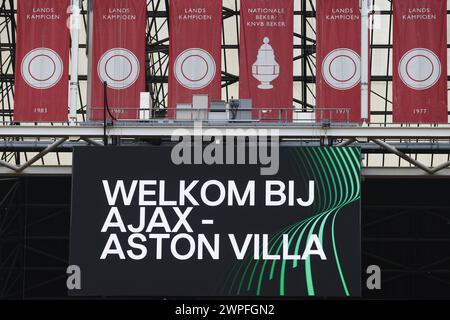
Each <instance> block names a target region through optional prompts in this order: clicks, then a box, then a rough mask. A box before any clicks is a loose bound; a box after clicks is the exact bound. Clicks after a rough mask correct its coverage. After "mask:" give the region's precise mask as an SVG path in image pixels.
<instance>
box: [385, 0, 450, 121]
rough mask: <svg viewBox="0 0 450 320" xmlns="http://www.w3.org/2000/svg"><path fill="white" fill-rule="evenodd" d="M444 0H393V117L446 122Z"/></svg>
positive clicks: (445, 27) (445, 29)
mask: <svg viewBox="0 0 450 320" xmlns="http://www.w3.org/2000/svg"><path fill="white" fill-rule="evenodd" d="M446 10H447V1H445V0H432V1H430V0H402V1H394V58H393V65H394V72H393V77H394V79H393V108H392V109H393V121H394V122H395V123H447V122H448V115H447V112H448V111H447V99H448V98H447V12H446Z"/></svg>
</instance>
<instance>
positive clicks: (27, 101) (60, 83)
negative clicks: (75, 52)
mask: <svg viewBox="0 0 450 320" xmlns="http://www.w3.org/2000/svg"><path fill="white" fill-rule="evenodd" d="M17 5H18V7H17V47H16V68H15V71H16V72H15V96H14V121H17V122H66V121H67V119H68V118H67V117H68V85H69V76H68V68H69V48H70V30H69V27H68V19H69V13H68V8H69V5H70V2H69V0H33V1H30V0H19V1H18V4H17Z"/></svg>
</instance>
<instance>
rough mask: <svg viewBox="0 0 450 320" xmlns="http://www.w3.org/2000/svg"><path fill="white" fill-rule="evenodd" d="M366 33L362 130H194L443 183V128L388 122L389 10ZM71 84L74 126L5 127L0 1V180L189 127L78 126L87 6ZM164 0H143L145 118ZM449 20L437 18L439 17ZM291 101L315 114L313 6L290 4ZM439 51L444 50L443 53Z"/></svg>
mask: <svg viewBox="0 0 450 320" xmlns="http://www.w3.org/2000/svg"><path fill="white" fill-rule="evenodd" d="M371 2H372V6H373V11H372V14H373V20H372V27H371V30H370V53H371V70H372V72H371V97H370V98H371V105H372V108H371V119H370V120H371V121H370V125H367V126H358V125H352V124H333V123H332V124H323V125H322V124H315V123H313V122H312V121H311V122H308V121H305V122H297V123H293V124H289V125H286V124H276V123H270V124H268V123H258V124H257V123H250V124H227V125H218V124H212V123H209V124H204V125H203V126H204V128H205V129H206V128H216V129H223V130H225V129H236V128H248V127H250V128H259V129H276V130H279V134H280V137H281V138H282V139H283V140H284V142H283V143H290V144H292V143H297V144H299V145H341V146H342V145H359V146H361V148H362V150H363V154H364V159H363V166H364V170H363V174H364V175H367V176H429V177H433V176H442V175H450V169H449V166H450V125H438V124H432V125H411V124H404V125H401V124H400V125H397V124H393V123H392V27H393V18H392V3H391V1H388V0H372V1H371ZM81 3H82V12H81V13H82V30H81V35H80V49H79V50H80V51H79V52H80V70H81V73H80V77H79V84H78V87H79V93H80V94H79V101H78V110H77V117H78V122H77V124H69V123H63V124H62V123H51V124H37V123H36V124H20V125H19V124H17V123H13V122H12V121H13V118H12V116H13V110H14V72H15V71H14V63H15V44H16V35H15V27H16V1H15V0H0V70H1V72H0V94H1V98H0V139H1V140H0V174H2V175H9V174H11V175H18V174H68V173H70V170H71V169H70V167H71V152H72V148H73V147H75V146H81V145H92V144H94V145H103V144H104V141H105V140H104V137H105V135H106V136H107V138H108V139H107V141H108V142H109V143H115V144H118V143H120V144H127V145H128V144H145V143H150V144H151V143H161V142H165V141H170V136H171V135H172V133H173V130H175V129H180V128H184V129H186V130H189V131H194V128H195V127H194V123H193V122H192V123H176V122H175V123H168V122H164V121H162V120H161V119H160V118H158V119H152V120H140V121H139V122H135V123H132V122H126V123H125V122H124V123H120V122H118V123H114V124H113V125H109V126H107V127H106V128H104V127H103V126H102V124H96V123H89V122H86V105H87V86H88V84H87V78H88V77H87V66H88V63H87V53H88V51H89V47H88V39H87V36H86V35H87V34H88V32H87V28H88V1H87V0H82V1H81ZM169 5H170V2H169V1H168V0H147V10H148V12H147V58H148V60H147V77H146V84H147V88H148V90H149V91H150V95H151V98H152V102H153V112H154V114H155V115H159V116H163V115H164V114H165V111H166V107H167V94H168V89H167V82H168V58H169V44H170V38H169V32H168V7H169ZM448 14H450V11H447V15H448ZM222 16H223V36H222V52H223V63H222V97H223V99H224V100H229V99H232V98H233V97H236V96H238V85H239V63H238V59H239V0H223V10H222ZM294 25H295V27H294V47H293V52H294V80H293V88H294V99H293V105H294V107H295V110H296V113H298V114H303V115H306V117H305V118H308V116H307V115H308V114H309V115H311V114H312V113H313V112H314V110H315V72H316V67H315V66H316V63H315V44H316V41H315V37H316V26H315V0H298V1H295V17H294ZM447 47H448V48H449V44H447Z"/></svg>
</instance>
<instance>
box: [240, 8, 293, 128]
mask: <svg viewBox="0 0 450 320" xmlns="http://www.w3.org/2000/svg"><path fill="white" fill-rule="evenodd" d="M293 11H294V1H293V0H285V1H278V0H241V39H240V76H239V98H241V99H251V100H252V106H253V118H254V119H266V120H284V121H286V120H287V121H291V120H292V109H293V85H292V84H293V63H294V57H293V51H292V48H293V45H294V43H293V41H294V29H293V28H294V23H293V18H294V12H293Z"/></svg>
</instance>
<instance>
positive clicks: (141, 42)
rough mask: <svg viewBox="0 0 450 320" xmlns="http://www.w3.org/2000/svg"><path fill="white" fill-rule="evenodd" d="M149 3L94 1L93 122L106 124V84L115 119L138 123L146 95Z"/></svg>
mask: <svg viewBox="0 0 450 320" xmlns="http://www.w3.org/2000/svg"><path fill="white" fill-rule="evenodd" d="M146 14H147V2H146V0H94V1H93V23H92V25H91V27H92V30H91V32H92V33H91V34H92V42H91V48H92V53H91V54H92V55H91V61H90V64H91V72H90V94H89V103H88V104H89V106H90V120H103V118H104V116H103V109H104V105H105V99H104V82H106V83H107V85H108V89H107V102H108V107H109V110H110V112H111V114H112V115H113V116H114V117H115V118H116V119H130V120H133V119H137V118H138V116H139V107H140V93H141V92H143V91H145V46H146V43H145V33H146V19H147V16H146Z"/></svg>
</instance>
